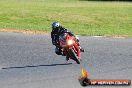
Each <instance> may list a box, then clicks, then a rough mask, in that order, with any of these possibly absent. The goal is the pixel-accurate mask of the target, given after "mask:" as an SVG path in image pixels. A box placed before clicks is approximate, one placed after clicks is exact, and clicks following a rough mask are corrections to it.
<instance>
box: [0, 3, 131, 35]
mask: <svg viewBox="0 0 132 88" xmlns="http://www.w3.org/2000/svg"><path fill="white" fill-rule="evenodd" d="M53 21H59V22H60V23H61V24H62V25H63V26H64V27H66V28H68V29H70V30H71V31H72V32H74V33H75V34H79V35H89V36H93V35H101V36H118V35H119V36H129V37H132V3H131V2H90V1H78V0H0V29H3V28H4V29H8V30H9V29H17V30H37V31H45V32H51V23H52V22H53Z"/></svg>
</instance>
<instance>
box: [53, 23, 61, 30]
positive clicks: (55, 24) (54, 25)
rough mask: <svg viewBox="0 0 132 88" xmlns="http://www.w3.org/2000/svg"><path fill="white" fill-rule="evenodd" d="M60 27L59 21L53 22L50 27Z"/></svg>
mask: <svg viewBox="0 0 132 88" xmlns="http://www.w3.org/2000/svg"><path fill="white" fill-rule="evenodd" d="M59 27H60V23H59V22H53V23H52V28H53V29H57V28H59Z"/></svg>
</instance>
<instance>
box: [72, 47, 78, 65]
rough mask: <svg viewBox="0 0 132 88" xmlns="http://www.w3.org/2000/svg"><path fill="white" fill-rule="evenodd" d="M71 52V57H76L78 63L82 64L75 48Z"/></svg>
mask: <svg viewBox="0 0 132 88" xmlns="http://www.w3.org/2000/svg"><path fill="white" fill-rule="evenodd" d="M70 52H71V57H73V58H74V60H75V61H76V62H77V64H80V59H79V58H78V56H77V54H76V53H75V52H74V50H73V49H71V50H70Z"/></svg>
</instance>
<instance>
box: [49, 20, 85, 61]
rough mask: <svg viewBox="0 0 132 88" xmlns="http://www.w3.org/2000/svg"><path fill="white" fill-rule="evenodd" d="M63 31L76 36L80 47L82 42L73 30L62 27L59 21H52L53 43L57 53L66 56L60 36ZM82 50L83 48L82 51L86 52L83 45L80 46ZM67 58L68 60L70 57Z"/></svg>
mask: <svg viewBox="0 0 132 88" xmlns="http://www.w3.org/2000/svg"><path fill="white" fill-rule="evenodd" d="M63 33H68V34H69V35H71V36H74V37H75V38H76V39H77V41H78V45H79V47H80V42H79V39H78V38H77V37H76V36H75V35H74V34H73V33H72V32H70V31H68V30H67V29H66V28H64V27H62V26H61V25H60V23H59V22H53V23H52V32H51V38H52V44H53V45H55V46H56V48H55V53H56V54H57V55H63V56H65V55H64V54H63V52H62V48H61V47H60V44H59V36H60V35H61V34H63ZM80 50H81V52H84V49H83V48H81V47H80ZM66 60H67V61H68V60H69V58H68V57H66Z"/></svg>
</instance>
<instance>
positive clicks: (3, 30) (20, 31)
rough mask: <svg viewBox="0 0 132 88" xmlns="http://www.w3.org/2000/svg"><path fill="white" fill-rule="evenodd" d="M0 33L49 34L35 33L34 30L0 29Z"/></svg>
mask: <svg viewBox="0 0 132 88" xmlns="http://www.w3.org/2000/svg"><path fill="white" fill-rule="evenodd" d="M0 32H14V33H23V34H41V35H43V34H49V33H48V32H43V31H35V30H17V29H0Z"/></svg>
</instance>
